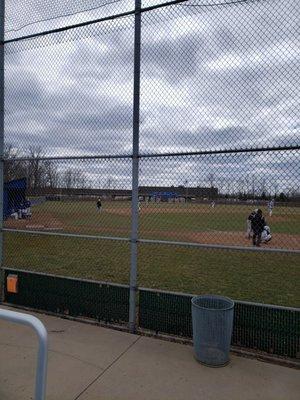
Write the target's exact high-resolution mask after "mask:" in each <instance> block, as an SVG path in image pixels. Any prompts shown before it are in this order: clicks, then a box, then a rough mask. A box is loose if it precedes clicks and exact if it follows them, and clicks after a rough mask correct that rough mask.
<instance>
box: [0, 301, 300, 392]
mask: <svg viewBox="0 0 300 400" xmlns="http://www.w3.org/2000/svg"><path fill="white" fill-rule="evenodd" d="M0 307H3V306H0ZM3 308H4V307H3ZM5 308H7V307H5ZM15 311H18V310H15ZM36 316H37V317H38V318H39V319H40V320H41V321H42V322H43V323H44V324H45V326H46V328H47V330H48V333H49V342H50V343H49V364H48V384H47V400H76V399H80V400H101V399H105V400H111V399H114V400H120V399H124V400H127V399H128V400H129V399H130V400H134V399H139V400H140V399H144V400H152V399H153V400H154V399H155V400H158V399H170V400H171V399H172V400H189V399H190V400H194V399H195V400H196V399H197V400H200V399H205V400H225V399H226V400H235V399H236V400H238V399H239V400H240V399H243V400H259V399H261V400H268V399H270V400H287V399H289V400H294V399H295V400H296V399H298V398H299V393H300V379H299V378H300V374H299V371H297V370H294V369H289V368H285V367H281V366H278V365H272V364H267V363H263V362H259V361H256V360H250V359H246V358H240V357H235V356H232V357H231V363H230V364H229V365H228V366H227V367H224V368H217V369H212V368H207V367H204V366H202V365H200V364H199V363H197V362H196V361H195V360H194V358H193V352H192V348H191V347H190V346H185V345H180V344H176V343H170V342H166V341H161V340H157V339H152V338H146V337H141V336H135V335H130V334H127V333H122V332H118V331H114V330H110V329H106V328H100V327H97V326H92V325H88V324H83V323H80V322H73V321H68V320H65V319H61V318H56V317H51V316H46V315H42V314H36ZM36 349H37V341H36V338H35V335H34V333H33V332H31V330H30V329H29V328H26V327H21V326H17V325H15V324H10V323H7V322H4V321H0V399H1V400H29V399H32V398H33V389H34V371H35V362H36Z"/></svg>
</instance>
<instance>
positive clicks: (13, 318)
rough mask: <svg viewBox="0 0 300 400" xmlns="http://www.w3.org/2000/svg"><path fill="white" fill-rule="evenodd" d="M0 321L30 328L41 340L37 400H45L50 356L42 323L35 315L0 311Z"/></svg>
mask: <svg viewBox="0 0 300 400" xmlns="http://www.w3.org/2000/svg"><path fill="white" fill-rule="evenodd" d="M0 319H3V320H5V321H8V322H14V323H16V324H21V325H25V326H29V327H30V328H32V329H33V330H34V331H35V332H36V334H37V336H38V339H39V350H38V357H37V369H36V378H35V400H44V399H45V393H46V380H47V356H48V335H47V330H46V328H45V326H44V325H43V324H42V322H41V321H40V320H39V319H38V318H36V317H34V316H33V315H29V314H23V313H19V312H15V311H10V310H4V309H0Z"/></svg>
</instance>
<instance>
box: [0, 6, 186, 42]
mask: <svg viewBox="0 0 300 400" xmlns="http://www.w3.org/2000/svg"><path fill="white" fill-rule="evenodd" d="M187 1H188V0H172V1H168V2H166V3H160V4H155V5H152V6H148V7H143V8H140V9H139V10H135V9H133V10H130V11H126V12H123V13H118V14H113V15H109V16H107V17H103V18H97V19H93V20H91V21H85V22H81V23H78V24H74V25H68V26H64V27H60V28H56V29H50V30H47V31H41V32H37V33H32V34H30V35H24V36H19V37H16V38H13V39H8V40H4V41H3V42H2V43H1V42H0V44H4V45H5V44H9V43H14V42H20V41H21V40H28V39H34V38H37V37H40V36H46V35H51V34H55V33H60V32H65V31H69V30H71V29H76V28H82V27H84V26H89V25H93V24H97V23H100V22H105V21H110V20H114V19H118V18H124V17H128V16H131V15H135V14H136V13H144V12H148V11H153V10H157V9H159V8H162V7H167V6H172V5H176V4H180V3H185V2H187Z"/></svg>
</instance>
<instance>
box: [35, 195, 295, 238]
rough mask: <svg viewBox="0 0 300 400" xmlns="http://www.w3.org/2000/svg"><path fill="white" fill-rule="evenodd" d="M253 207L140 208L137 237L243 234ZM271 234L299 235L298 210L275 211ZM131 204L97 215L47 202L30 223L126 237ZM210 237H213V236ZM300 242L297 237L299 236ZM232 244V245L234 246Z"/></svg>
mask: <svg viewBox="0 0 300 400" xmlns="http://www.w3.org/2000/svg"><path fill="white" fill-rule="evenodd" d="M252 208H253V206H239V205H218V206H216V207H215V208H210V207H209V205H207V204H193V203H188V204H184V203H180V204H178V203H176V204H174V203H173V204H172V203H155V204H153V203H151V204H148V206H145V204H144V203H143V204H142V210H141V212H140V234H141V236H143V237H145V238H157V239H170V240H172V239H174V235H175V236H176V237H177V240H183V241H184V240H186V235H187V234H191V235H193V234H197V233H199V232H244V231H245V225H246V218H247V216H248V215H249V214H250V212H251V211H252ZM263 211H264V212H265V214H266V218H267V222H268V224H269V225H270V226H271V229H272V233H273V234H276V233H277V234H288V235H300V207H275V209H274V215H273V216H272V217H268V215H267V209H266V208H264V209H263ZM130 221H131V219H130V203H129V202H116V201H115V202H103V212H102V213H97V211H96V207H95V204H94V202H91V201H80V202H64V201H62V202H46V203H44V204H41V205H39V206H35V207H33V220H32V223H33V224H34V223H35V222H37V223H47V222H48V223H49V224H50V225H51V224H54V226H56V225H55V224H56V223H57V224H58V226H59V228H60V229H61V230H63V231H66V232H77V233H78V232H80V233H89V234H103V235H113V236H122V237H126V236H127V237H128V236H129V234H130ZM212 235H213V233H212ZM242 235H243V234H242ZM299 241H300V236H299ZM233 244H234V243H233Z"/></svg>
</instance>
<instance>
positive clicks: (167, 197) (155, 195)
mask: <svg viewBox="0 0 300 400" xmlns="http://www.w3.org/2000/svg"><path fill="white" fill-rule="evenodd" d="M149 197H150V199H153V200H154V201H157V200H159V201H172V200H173V201H174V200H175V199H177V198H178V197H179V195H178V194H177V193H175V192H152V193H150V194H149Z"/></svg>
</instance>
